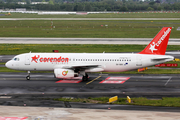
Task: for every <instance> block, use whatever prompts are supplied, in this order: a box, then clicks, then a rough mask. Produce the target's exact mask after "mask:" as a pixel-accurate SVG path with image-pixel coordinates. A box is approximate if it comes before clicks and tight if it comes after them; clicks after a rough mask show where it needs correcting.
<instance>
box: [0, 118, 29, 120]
mask: <svg viewBox="0 0 180 120" xmlns="http://www.w3.org/2000/svg"><path fill="white" fill-rule="evenodd" d="M27 118H28V117H0V120H25V119H27Z"/></svg>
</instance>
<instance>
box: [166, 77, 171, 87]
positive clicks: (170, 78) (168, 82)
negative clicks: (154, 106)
mask: <svg viewBox="0 0 180 120" xmlns="http://www.w3.org/2000/svg"><path fill="white" fill-rule="evenodd" d="M171 78H172V77H170V78H169V80H168V81H167V82H166V83H165V86H166V85H167V84H168V83H169V81H170V80H171Z"/></svg>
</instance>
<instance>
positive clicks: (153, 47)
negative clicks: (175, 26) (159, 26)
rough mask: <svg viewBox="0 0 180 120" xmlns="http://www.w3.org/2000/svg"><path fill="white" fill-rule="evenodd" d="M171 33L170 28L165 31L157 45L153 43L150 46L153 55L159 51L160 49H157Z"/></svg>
mask: <svg viewBox="0 0 180 120" xmlns="http://www.w3.org/2000/svg"><path fill="white" fill-rule="evenodd" d="M170 32H171V29H170V28H168V29H167V30H166V31H164V34H163V35H162V36H161V38H160V39H159V40H158V41H157V42H156V43H155V42H153V43H152V44H150V48H149V50H151V52H152V53H153V52H154V51H157V50H158V49H156V48H155V47H156V46H157V47H158V46H159V45H161V43H162V42H163V40H164V39H165V38H166V36H167V35H168V34H169V33H170Z"/></svg>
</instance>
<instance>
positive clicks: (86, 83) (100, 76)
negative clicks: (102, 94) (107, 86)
mask: <svg viewBox="0 0 180 120" xmlns="http://www.w3.org/2000/svg"><path fill="white" fill-rule="evenodd" d="M100 77H101V76H98V77H97V78H95V79H93V80H91V81H90V82H88V83H86V85H88V84H90V83H92V82H93V81H95V80H97V79H99V78H100Z"/></svg>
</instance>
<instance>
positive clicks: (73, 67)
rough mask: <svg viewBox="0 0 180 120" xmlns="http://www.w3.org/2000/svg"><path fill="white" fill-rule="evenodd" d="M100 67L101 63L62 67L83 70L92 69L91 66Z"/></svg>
mask: <svg viewBox="0 0 180 120" xmlns="http://www.w3.org/2000/svg"><path fill="white" fill-rule="evenodd" d="M97 67H99V65H90V64H84V65H83V64H82V65H72V66H63V67H62V68H64V69H81V70H85V69H90V68H97Z"/></svg>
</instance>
